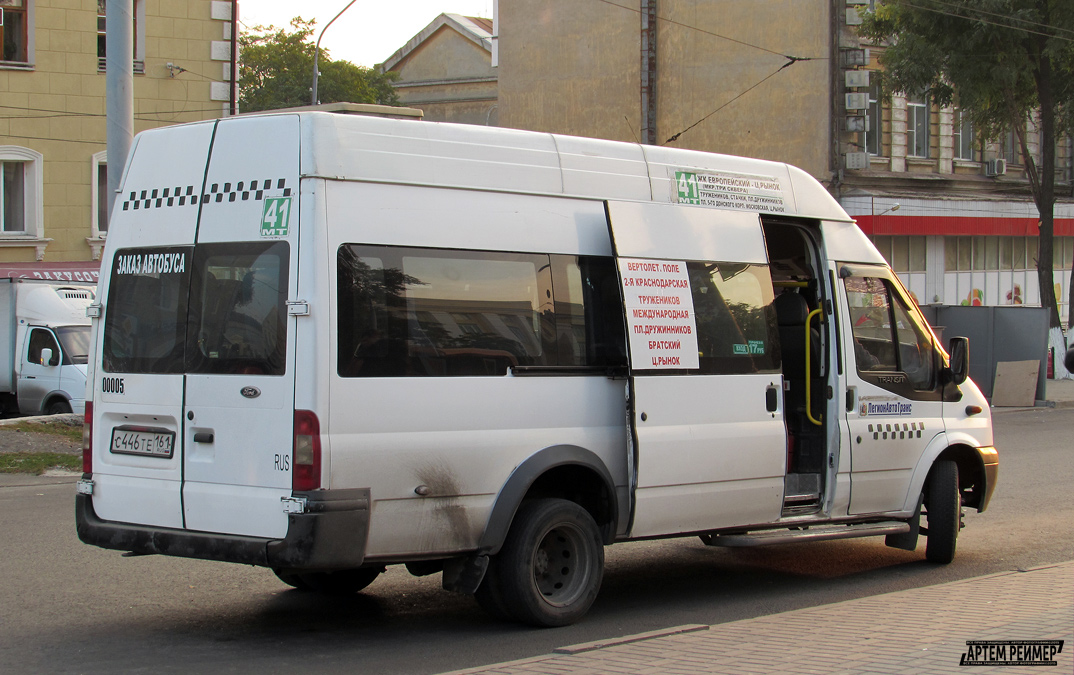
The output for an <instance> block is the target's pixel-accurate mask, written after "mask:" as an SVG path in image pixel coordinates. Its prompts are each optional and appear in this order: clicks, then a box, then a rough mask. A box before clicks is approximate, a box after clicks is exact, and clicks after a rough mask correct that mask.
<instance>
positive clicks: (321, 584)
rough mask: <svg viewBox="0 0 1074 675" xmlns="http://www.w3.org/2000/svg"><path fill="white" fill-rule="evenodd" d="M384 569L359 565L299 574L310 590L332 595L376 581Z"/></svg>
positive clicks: (352, 591) (353, 589) (347, 593)
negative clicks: (331, 570) (353, 567)
mask: <svg viewBox="0 0 1074 675" xmlns="http://www.w3.org/2000/svg"><path fill="white" fill-rule="evenodd" d="M383 571H384V568H383V567H359V568H356V569H352V570H338V571H335V572H303V573H301V574H299V575H298V576H299V578H300V579H301V581H302V583H304V584H305V585H306V586H307V587H309V589H310V590H313V591H318V592H320V593H327V594H330V595H350V594H352V593H357V592H358V591H360V590H362V589H364V588H365V587H366V586H368V585H369V584H371V583H373V582H374V581H376V580H377V577H379V576H380V573H381V572H383ZM277 576H279V575H277ZM296 588H297V586H296Z"/></svg>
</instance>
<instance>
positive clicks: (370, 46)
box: [239, 0, 493, 68]
mask: <svg viewBox="0 0 1074 675" xmlns="http://www.w3.org/2000/svg"><path fill="white" fill-rule="evenodd" d="M348 2H349V0H302V1H301V2H294V0H239V23H240V26H239V29H240V30H247V29H249V28H253V27H254V26H257V25H262V26H267V25H269V24H272V25H274V26H276V27H278V28H279V27H288V28H290V21H291V19H292V18H294V17H295V16H301V17H302V18H303V19H316V20H317V26H316V29H315V32H314V34H313V40H314V42H316V40H317V38H318V37H320V35H321V30H322V29H323V28H324V27H325V26H326V25H327V24H328V22H329V21H331V20H332V17H334V16H335V15H336V14H338V13H339V12H340V10H342V9H343V8H344V7H346V6H347V3H348ZM492 2H493V0H393V1H391V2H384V1H383V0H357V2H355V3H354V5H352V6H351V7H350V9H348V10H347V11H346V12H344V13H343V16H341V17H339V19H337V20H336V22H335V23H333V24H332V27H331V28H329V29H328V32H327V33H325V36H324V39H323V40H321V48H322V49H327V50H328V51H329V53H330V56H331V57H332V59H333V60H335V61H338V60H341V59H342V60H344V61H350V62H351V63H354V64H357V65H359V66H366V67H369V68H372V67H373V66H374V65H376V64H378V63H383V62H384V61H386V60H387V59H388V57H389V56H391V55H392V54H394V53H395V52H396V50H398V49H399V48H400V47H402V46H403V45H405V44H406V43H407V42H408V41H409V40H410V38H412V37H414V36H415V35H417V34H418V33H419V32H421V30H422V29H423V28H425V27H426V26H428V25H429V24H430V23H432V21H433V19H435V18H436V17H437V16H439V15H441V14H444V13H449V14H462V15H464V16H480V17H485V18H489V19H491V18H492Z"/></svg>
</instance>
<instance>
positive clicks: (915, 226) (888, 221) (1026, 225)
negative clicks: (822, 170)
mask: <svg viewBox="0 0 1074 675" xmlns="http://www.w3.org/2000/svg"><path fill="white" fill-rule="evenodd" d="M852 217H853V218H854V220H856V221H857V222H858V227H860V228H861V229H862V231H863V232H865V234H869V235H891V234H916V235H928V234H934V235H949V236H968V235H978V236H982V235H983V236H997V237H1011V236H1013V237H1036V236H1037V235H1039V234H1040V230H1038V229H1037V219H1036V218H1003V217H996V218H990V217H980V216H946V215H944V216H939V215H937V216H904V215H900V214H897V213H887V214H884V215H882V216H871V215H865V216H852ZM1054 222H1055V232H1054V234H1055V236H1057V237H1071V236H1074V218H1056V219H1055V221H1054Z"/></svg>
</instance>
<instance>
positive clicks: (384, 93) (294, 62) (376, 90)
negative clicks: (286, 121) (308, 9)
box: [239, 17, 399, 112]
mask: <svg viewBox="0 0 1074 675" xmlns="http://www.w3.org/2000/svg"><path fill="white" fill-rule="evenodd" d="M315 23H316V22H315V21H305V20H303V19H302V18H301V17H295V18H294V19H292V20H291V28H292V30H290V31H288V30H287V29H286V28H276V27H275V26H255V27H254V28H253V29H252V30H251V31H250V32H246V33H242V34H241V35H239V107H240V109H241V110H242V111H243V112H254V111H258V110H275V109H277V108H290V107H295V106H302V105H309V102H310V88H311V86H312V79H313V53H314V49H315V46H314V44H313V42H312V41H311V39H310V38H311V37H312V36H313V27H314V25H315ZM318 66H319V68H320V71H321V73H320V75H319V77H318V82H317V95H318V98H319V99H320V101H321V102H322V103H334V102H337V101H347V102H351V103H380V104H384V105H399V97H398V95H397V94H396V93H395V88H394V87H392V84H391V83H392V82H393V81H394V80H395V79H396V78H397V77H398V75H397V74H396V73H387V74H381V73H378V72H376V71H375V70H372V69H370V68H364V67H362V66H356V65H354V64H353V63H351V62H349V61H332V60H330V59H329V58H328V51H327V50H325V49H321V52H320V54H319V56H318Z"/></svg>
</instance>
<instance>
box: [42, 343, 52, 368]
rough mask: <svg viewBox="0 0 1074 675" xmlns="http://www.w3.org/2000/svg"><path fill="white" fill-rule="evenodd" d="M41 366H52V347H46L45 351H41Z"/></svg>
mask: <svg viewBox="0 0 1074 675" xmlns="http://www.w3.org/2000/svg"><path fill="white" fill-rule="evenodd" d="M41 365H43V366H50V365H52V348H51V347H45V348H44V349H42V350H41Z"/></svg>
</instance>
